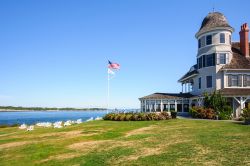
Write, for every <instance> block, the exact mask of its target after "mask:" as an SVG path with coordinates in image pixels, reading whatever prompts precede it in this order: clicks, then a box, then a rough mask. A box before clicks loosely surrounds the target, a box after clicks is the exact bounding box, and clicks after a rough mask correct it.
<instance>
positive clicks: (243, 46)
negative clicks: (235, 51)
mask: <svg viewBox="0 0 250 166" xmlns="http://www.w3.org/2000/svg"><path fill="white" fill-rule="evenodd" d="M248 32H249V28H248V26H247V23H245V24H243V25H242V26H241V30H240V51H241V53H242V54H243V55H244V56H246V57H249V43H248Z"/></svg>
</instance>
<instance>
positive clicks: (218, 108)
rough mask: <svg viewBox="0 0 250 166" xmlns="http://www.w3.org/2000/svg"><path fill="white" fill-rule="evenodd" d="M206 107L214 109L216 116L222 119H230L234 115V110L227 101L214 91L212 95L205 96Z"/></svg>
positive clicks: (206, 94)
mask: <svg viewBox="0 0 250 166" xmlns="http://www.w3.org/2000/svg"><path fill="white" fill-rule="evenodd" d="M204 96H205V98H204V107H205V108H212V109H213V110H214V111H215V114H216V115H218V116H219V118H220V119H230V118H231V114H232V111H233V110H232V108H231V107H230V106H229V105H228V103H227V100H226V98H225V97H223V96H222V95H221V94H220V93H219V92H216V91H214V92H213V93H212V94H208V93H205V94H204Z"/></svg>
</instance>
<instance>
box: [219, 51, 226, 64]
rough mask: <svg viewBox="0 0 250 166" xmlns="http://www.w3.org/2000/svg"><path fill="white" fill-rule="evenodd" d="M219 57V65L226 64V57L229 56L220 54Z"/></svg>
mask: <svg viewBox="0 0 250 166" xmlns="http://www.w3.org/2000/svg"><path fill="white" fill-rule="evenodd" d="M218 56H219V62H218V64H226V56H227V55H226V54H225V53H224V54H219V55H218Z"/></svg>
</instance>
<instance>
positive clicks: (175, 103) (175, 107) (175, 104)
mask: <svg viewBox="0 0 250 166" xmlns="http://www.w3.org/2000/svg"><path fill="white" fill-rule="evenodd" d="M174 109H175V112H177V102H176V100H174Z"/></svg>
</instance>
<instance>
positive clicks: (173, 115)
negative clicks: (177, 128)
mask: <svg viewBox="0 0 250 166" xmlns="http://www.w3.org/2000/svg"><path fill="white" fill-rule="evenodd" d="M171 117H172V119H176V117H177V112H175V111H171Z"/></svg>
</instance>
